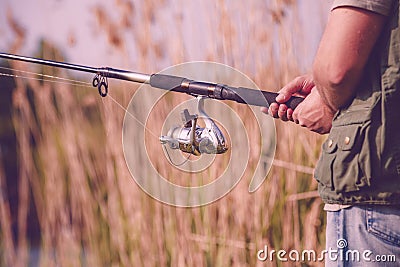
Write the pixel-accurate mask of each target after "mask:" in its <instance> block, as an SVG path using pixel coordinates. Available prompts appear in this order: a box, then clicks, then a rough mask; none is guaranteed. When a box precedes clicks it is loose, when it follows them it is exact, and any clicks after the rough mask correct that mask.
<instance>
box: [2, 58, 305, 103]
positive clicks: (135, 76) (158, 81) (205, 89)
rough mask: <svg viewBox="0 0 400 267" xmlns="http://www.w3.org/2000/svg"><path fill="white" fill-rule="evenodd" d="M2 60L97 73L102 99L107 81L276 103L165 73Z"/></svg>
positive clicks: (271, 97)
mask: <svg viewBox="0 0 400 267" xmlns="http://www.w3.org/2000/svg"><path fill="white" fill-rule="evenodd" d="M0 58H4V59H10V60H18V61H25V62H29V63H35V64H40V65H47V66H52V67H57V68H63V69H70V70H75V71H81V72H87V73H94V74H95V77H94V78H93V81H92V84H93V86H94V87H97V88H98V90H99V94H100V95H101V96H102V97H105V96H107V94H108V81H107V78H113V79H118V80H125V81H130V82H135V83H144V84H150V86H151V87H154V88H159V89H164V90H169V91H174V92H180V93H187V94H189V95H193V96H206V97H208V98H214V99H218V100H231V101H235V102H238V103H245V104H248V105H253V106H260V107H263V106H265V105H266V103H267V104H270V103H273V102H276V101H275V98H276V96H277V95H278V94H277V93H273V92H267V91H260V90H255V89H250V88H244V87H232V86H228V85H225V84H217V83H211V82H204V81H194V80H190V79H187V78H184V77H179V76H173V75H166V74H151V75H149V74H143V73H139V72H133V71H127V70H120V69H114V68H109V67H100V68H95V67H88V66H83V65H76V64H71V63H65V62H59V61H53V60H45V59H40V58H34V57H26V56H20V55H14V54H7V53H0ZM302 100H303V98H301V97H292V98H290V99H289V100H288V101H287V102H286V105H287V106H288V107H289V108H292V109H295V108H296V107H297V105H298V104H299V103H300V102H301V101H302Z"/></svg>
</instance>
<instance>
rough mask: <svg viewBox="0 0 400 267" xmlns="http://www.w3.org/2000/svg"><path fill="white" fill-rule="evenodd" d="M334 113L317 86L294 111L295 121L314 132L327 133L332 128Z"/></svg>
mask: <svg viewBox="0 0 400 267" xmlns="http://www.w3.org/2000/svg"><path fill="white" fill-rule="evenodd" d="M333 116H334V113H332V111H331V109H329V108H328V106H327V105H326V104H325V103H324V102H323V101H322V98H321V96H320V95H319V92H318V90H317V88H316V87H313V89H312V90H311V92H310V94H309V95H308V96H307V97H306V98H305V99H304V100H303V102H302V103H300V104H299V105H298V106H297V108H296V109H295V110H294V112H293V121H294V122H295V123H297V124H299V125H300V126H302V127H306V128H307V129H308V130H310V131H312V132H316V133H319V134H326V133H329V131H330V130H331V128H332V119H333Z"/></svg>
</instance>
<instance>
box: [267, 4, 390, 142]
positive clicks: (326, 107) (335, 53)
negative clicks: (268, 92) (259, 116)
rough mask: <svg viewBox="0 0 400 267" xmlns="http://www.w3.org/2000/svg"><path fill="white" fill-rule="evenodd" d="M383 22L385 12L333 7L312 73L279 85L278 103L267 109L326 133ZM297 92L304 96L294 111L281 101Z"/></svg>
mask: <svg viewBox="0 0 400 267" xmlns="http://www.w3.org/2000/svg"><path fill="white" fill-rule="evenodd" d="M384 22H385V16H383V15H379V14H377V13H374V12H371V11H367V10H364V9H359V8H353V7H338V8H335V9H334V10H333V11H332V12H331V14H330V16H329V20H328V24H327V26H326V28H325V31H324V34H323V36H322V40H321V42H320V45H319V48H318V52H317V55H316V57H315V59H314V64H313V72H312V75H309V76H300V77H297V78H296V79H295V80H293V81H292V82H290V83H288V84H287V85H286V86H285V87H283V88H282V89H281V90H280V92H279V93H280V94H279V96H278V97H277V98H276V101H277V103H279V104H276V103H273V104H271V105H270V107H269V109H268V113H269V114H270V115H271V116H273V117H275V118H280V119H281V120H284V121H287V120H291V121H294V122H295V123H298V124H300V125H301V126H303V127H306V128H307V129H309V130H310V131H314V132H317V133H320V134H324V133H328V132H329V131H330V129H331V127H332V118H333V115H334V113H335V112H336V111H337V110H339V109H340V108H342V107H344V106H345V105H346V104H348V103H349V102H350V101H351V100H352V99H353V97H354V95H355V92H356V89H357V84H358V83H359V81H360V79H361V76H362V74H363V71H364V67H365V65H366V63H367V60H368V58H369V55H370V53H371V50H372V48H373V47H374V45H375V43H376V40H377V38H378V37H379V35H380V32H381V30H382V27H383V25H384ZM305 81H306V82H305ZM299 93H300V94H301V95H303V96H305V99H304V101H303V102H302V103H301V104H300V105H299V106H298V107H297V108H296V109H295V110H294V111H293V110H291V109H288V108H287V107H286V105H285V104H284V103H285V101H286V100H287V99H289V98H290V97H291V96H292V95H298V94H299ZM263 111H264V112H267V109H263Z"/></svg>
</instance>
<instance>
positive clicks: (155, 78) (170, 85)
mask: <svg viewBox="0 0 400 267" xmlns="http://www.w3.org/2000/svg"><path fill="white" fill-rule="evenodd" d="M185 80H187V79H186V78H183V77H178V76H172V75H166V74H152V75H151V76H150V85H151V86H152V87H156V88H160V89H165V90H172V91H177V92H180V91H182V90H181V89H182V88H181V85H182V83H183V82H184V81H185Z"/></svg>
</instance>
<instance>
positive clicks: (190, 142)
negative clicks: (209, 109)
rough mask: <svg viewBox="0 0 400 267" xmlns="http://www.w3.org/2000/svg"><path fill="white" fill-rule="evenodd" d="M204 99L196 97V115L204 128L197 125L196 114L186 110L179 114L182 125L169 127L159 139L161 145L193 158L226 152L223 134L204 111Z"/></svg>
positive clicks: (226, 147)
mask: <svg viewBox="0 0 400 267" xmlns="http://www.w3.org/2000/svg"><path fill="white" fill-rule="evenodd" d="M205 98H206V97H204V96H198V97H197V110H198V114H200V118H202V119H203V120H204V123H205V127H204V128H201V127H200V126H199V125H198V123H197V121H198V118H199V115H198V114H190V113H189V111H188V110H187V109H184V110H183V111H182V112H181V119H182V124H183V125H182V126H173V127H171V128H170V129H169V131H168V133H167V135H164V136H161V137H160V142H161V144H163V145H168V146H169V148H171V149H173V150H177V149H179V150H180V151H182V152H185V153H189V154H192V155H195V156H200V155H201V154H223V153H225V152H226V151H227V150H228V146H227V144H226V142H225V137H224V135H223V133H222V132H221V130H220V129H219V127H218V126H217V124H216V123H215V122H214V121H213V120H212V119H211V118H210V117H209V116H208V115H207V113H206V112H205V111H204V99H205Z"/></svg>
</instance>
